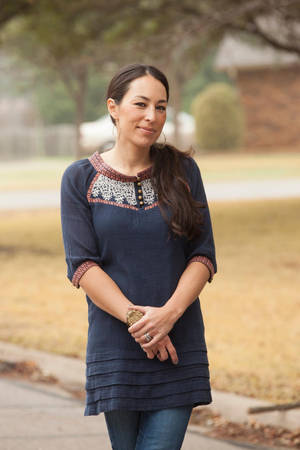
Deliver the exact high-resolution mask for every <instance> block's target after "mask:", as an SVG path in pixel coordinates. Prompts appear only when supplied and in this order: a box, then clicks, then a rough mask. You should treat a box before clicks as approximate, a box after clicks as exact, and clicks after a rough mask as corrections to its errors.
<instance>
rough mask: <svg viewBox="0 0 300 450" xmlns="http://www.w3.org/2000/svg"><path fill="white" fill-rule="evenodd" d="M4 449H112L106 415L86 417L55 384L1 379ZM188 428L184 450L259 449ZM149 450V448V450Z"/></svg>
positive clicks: (77, 403) (79, 405)
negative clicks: (205, 434) (217, 438)
mask: <svg viewBox="0 0 300 450" xmlns="http://www.w3.org/2000/svg"><path fill="white" fill-rule="evenodd" d="M0 405H1V406H0V448H1V450H21V449H22V450H57V449H58V448H59V449H60V450H86V449H89V450H108V449H110V448H111V445H110V440H109V437H108V433H107V430H106V424H105V418H104V414H99V415H98V416H90V417H84V416H83V410H84V404H83V402H82V401H79V400H75V399H74V398H72V397H71V396H70V395H69V394H68V393H66V392H65V391H64V390H62V389H60V388H58V387H57V386H53V385H45V384H41V383H31V382H28V381H19V380H18V381H17V380H13V379H6V378H2V379H1V378H0ZM197 428H198V427H197V426H190V427H188V430H187V433H186V436H185V439H184V443H183V446H182V450H200V449H203V450H235V449H238V448H240V449H243V448H255V449H259V448H261V447H253V446H248V445H242V446H241V445H237V444H230V443H227V442H224V441H219V440H216V439H212V438H208V437H205V436H204V435H201V432H200V431H197ZM145 450H146V449H145Z"/></svg>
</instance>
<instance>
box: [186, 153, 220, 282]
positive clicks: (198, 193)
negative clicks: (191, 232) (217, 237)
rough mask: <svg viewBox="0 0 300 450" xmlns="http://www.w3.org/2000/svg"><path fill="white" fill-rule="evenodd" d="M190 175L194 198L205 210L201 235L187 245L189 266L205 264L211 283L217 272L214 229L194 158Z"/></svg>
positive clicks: (202, 210) (202, 211)
mask: <svg viewBox="0 0 300 450" xmlns="http://www.w3.org/2000/svg"><path fill="white" fill-rule="evenodd" d="M188 175H189V180H190V189H191V194H192V196H193V198H194V199H195V200H197V201H199V202H201V203H203V204H204V205H205V208H201V213H202V214H203V224H202V226H201V229H202V232H201V235H200V236H198V237H196V238H194V239H192V240H189V241H188V243H187V266H188V265H189V264H190V263H191V262H194V261H197V262H200V263H202V264H205V265H206V267H207V268H208V270H209V272H210V277H209V280H208V281H209V282H211V281H212V279H213V276H214V274H215V273H216V272H217V263H216V253H215V244H214V237H213V229H212V223H211V217H210V212H209V206H208V203H207V198H206V193H205V189H204V186H203V181H202V177H201V173H200V169H199V167H198V165H197V163H196V161H195V160H194V159H193V158H190V168H189V174H188Z"/></svg>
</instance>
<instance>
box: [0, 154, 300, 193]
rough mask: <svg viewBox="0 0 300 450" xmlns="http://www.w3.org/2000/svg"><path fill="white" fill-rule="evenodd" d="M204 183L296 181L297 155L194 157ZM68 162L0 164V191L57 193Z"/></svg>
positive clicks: (42, 160) (299, 160)
mask: <svg viewBox="0 0 300 450" xmlns="http://www.w3.org/2000/svg"><path fill="white" fill-rule="evenodd" d="M195 158H196V159H197V162H198V164H199V167H200V169H201V172H202V175H203V180H204V181H205V182H213V181H233V180H252V179H253V180H259V179H266V178H267V179H277V178H287V177H300V152H298V153H296V152H292V153H288V152H282V153H280V152H278V153H259V154H249V153H215V154H203V155H198V156H195ZM71 162H72V159H71V158H67V157H60V158H50V157H48V158H40V159H34V160H25V161H13V162H12V161H10V162H2V163H1V166H0V191H7V190H23V189H27V190H31V189H59V185H60V180H61V175H62V173H63V171H64V169H65V168H66V167H67V165H69V164H70V163H71Z"/></svg>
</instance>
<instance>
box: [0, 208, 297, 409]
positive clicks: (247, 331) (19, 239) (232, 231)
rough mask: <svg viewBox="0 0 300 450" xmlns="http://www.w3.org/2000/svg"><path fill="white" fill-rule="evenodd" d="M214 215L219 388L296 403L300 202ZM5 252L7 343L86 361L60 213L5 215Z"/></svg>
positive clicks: (207, 312)
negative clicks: (67, 264)
mask: <svg viewBox="0 0 300 450" xmlns="http://www.w3.org/2000/svg"><path fill="white" fill-rule="evenodd" d="M211 213H212V218H213V223H214V230H215V239H216V247H217V257H218V265H219V267H218V269H219V270H218V274H217V275H216V276H215V279H214V281H213V282H212V284H211V285H208V286H207V287H206V289H205V291H204V292H203V294H202V295H201V305H202V311H203V315H204V320H205V330H206V340H207V345H208V355H209V360H210V371H211V380H212V385H213V387H215V388H217V389H222V390H228V391H231V392H238V393H241V394H244V395H251V396H255V397H258V398H262V399H268V400H271V401H275V402H276V401H279V402H286V401H292V400H295V399H296V398H297V397H298V398H299V390H300V386H299V374H300V368H299V357H298V351H297V350H298V347H299V326H298V327H297V321H298V322H299V306H300V299H299V291H300V278H299V268H300V239H299V231H298V229H299V223H300V200H280V201H277V200H276V201H275V200H271V201H261V202H245V203H233V202H230V203H213V204H212V205H211ZM0 250H1V253H0V256H1V281H2V282H1V288H2V292H1V315H0V339H2V340H6V341H10V342H14V343H18V344H21V345H24V346H29V347H35V348H38V349H42V350H46V351H50V352H56V353H60V354H65V355H76V356H78V357H83V356H84V353H85V345H86V332H87V314H86V313H87V308H86V301H85V296H84V293H83V291H82V290H81V289H78V290H77V289H76V288H74V287H73V286H72V285H71V283H70V282H69V280H68V279H67V278H66V264H65V261H64V255H63V246H62V239H61V231H60V218H59V211H58V210H47V211H46V210H45V211H30V212H19V213H17V212H15V213H9V214H8V213H6V214H4V213H2V214H1V221H0ZM297 315H298V317H297ZM297 344H298V345H297Z"/></svg>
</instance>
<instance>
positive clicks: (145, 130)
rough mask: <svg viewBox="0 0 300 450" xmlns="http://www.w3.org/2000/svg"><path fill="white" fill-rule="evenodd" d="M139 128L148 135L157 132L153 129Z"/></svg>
mask: <svg viewBox="0 0 300 450" xmlns="http://www.w3.org/2000/svg"><path fill="white" fill-rule="evenodd" d="M138 128H139V129H140V130H142V131H143V132H144V133H146V134H153V133H154V132H155V130H153V128H144V127H138Z"/></svg>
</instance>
